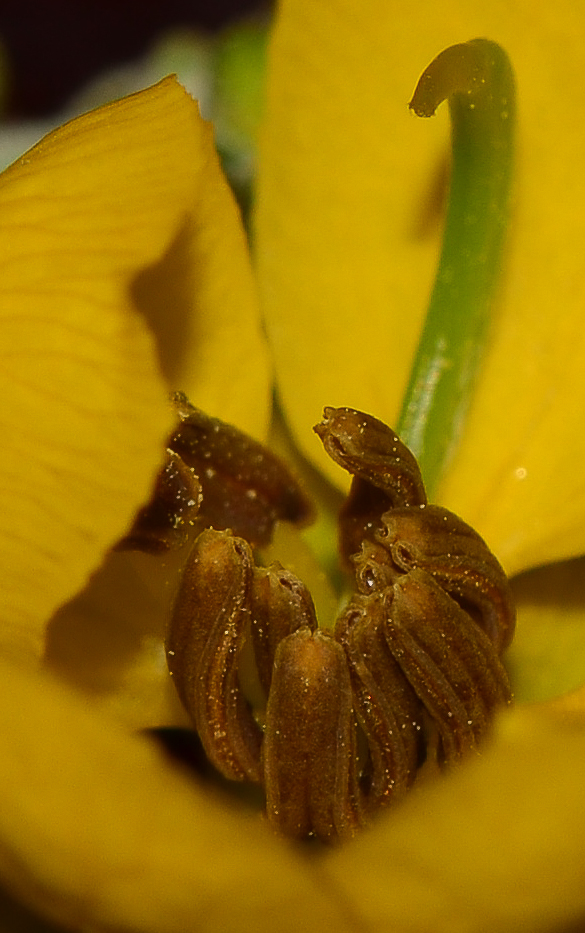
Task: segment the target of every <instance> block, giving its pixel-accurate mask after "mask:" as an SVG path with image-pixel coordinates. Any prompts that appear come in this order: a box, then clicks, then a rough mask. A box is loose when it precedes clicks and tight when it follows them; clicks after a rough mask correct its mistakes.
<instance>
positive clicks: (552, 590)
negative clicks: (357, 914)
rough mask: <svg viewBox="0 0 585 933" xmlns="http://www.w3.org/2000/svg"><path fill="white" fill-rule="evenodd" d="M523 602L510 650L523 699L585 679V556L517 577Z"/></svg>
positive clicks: (517, 688)
mask: <svg viewBox="0 0 585 933" xmlns="http://www.w3.org/2000/svg"><path fill="white" fill-rule="evenodd" d="M512 589H513V592H514V598H515V600H516V605H517V608H518V622H517V625H516V634H515V636H514V641H513V642H512V645H511V647H510V649H509V650H508V652H507V653H506V658H505V662H506V667H507V668H508V670H509V671H510V675H511V679H512V686H513V689H514V695H515V697H516V699H517V700H518V701H520V702H521V701H543V700H549V699H552V698H553V697H558V696H560V695H562V694H565V693H567V691H570V690H575V689H576V688H578V687H580V686H581V685H583V684H585V558H579V559H577V560H572V561H567V562H566V563H561V564H553V565H552V566H549V567H540V568H538V569H536V570H529V571H527V572H526V573H524V574H521V575H520V576H519V577H516V578H515V579H514V580H512Z"/></svg>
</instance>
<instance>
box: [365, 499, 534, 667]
mask: <svg viewBox="0 0 585 933" xmlns="http://www.w3.org/2000/svg"><path fill="white" fill-rule="evenodd" d="M382 525H383V531H382V532H379V533H378V534H377V535H376V537H377V540H378V542H379V543H381V544H382V545H383V546H384V547H385V548H386V549H387V550H388V551H389V552H390V554H391V555H392V559H393V560H394V562H395V564H396V566H397V568H399V570H400V572H402V573H408V572H409V571H410V570H412V569H414V568H416V567H420V568H421V569H422V570H426V571H427V572H428V573H429V574H431V575H432V576H433V577H434V579H435V580H436V582H437V583H439V584H440V585H441V586H442V588H443V589H444V590H446V591H447V593H449V595H450V596H452V597H453V599H455V600H457V602H459V603H460V604H461V606H462V607H463V609H465V611H466V612H468V613H471V614H472V616H473V618H474V619H475V620H476V621H477V622H478V624H479V625H480V626H481V627H482V628H483V630H484V631H485V632H486V633H487V635H488V636H489V638H490V640H491V641H492V643H493V645H494V647H495V650H496V652H497V653H501V652H502V651H503V650H504V649H505V648H507V647H508V645H509V644H510V642H511V641H512V637H513V634H514V626H515V622H516V612H515V609H514V604H513V601H512V593H511V590H510V584H509V583H508V578H507V577H506V574H505V573H504V571H503V569H502V567H501V566H500V564H499V563H498V561H497V560H496V558H495V557H494V555H493V554H492V552H491V551H490V549H489V548H488V546H487V544H486V543H485V541H484V540H483V538H481V537H480V536H479V535H478V533H477V532H476V531H474V529H473V528H471V527H470V526H469V525H467V524H466V523H465V522H464V521H463V520H462V519H460V518H458V517H457V515H454V514H453V512H448V511H447V509H443V508H441V507H440V506H438V505H428V506H426V507H425V508H424V509H394V510H390V511H388V512H386V513H385V514H384V515H383V516H382Z"/></svg>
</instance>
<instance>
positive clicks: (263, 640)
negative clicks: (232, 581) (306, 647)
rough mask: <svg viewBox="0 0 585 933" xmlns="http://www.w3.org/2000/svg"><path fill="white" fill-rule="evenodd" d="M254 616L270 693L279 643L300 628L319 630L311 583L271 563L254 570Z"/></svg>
mask: <svg viewBox="0 0 585 933" xmlns="http://www.w3.org/2000/svg"><path fill="white" fill-rule="evenodd" d="M250 617H251V623H252V628H251V634H252V642H253V645H254V656H255V659H256V666H257V668H258V676H259V678H260V683H261V684H262V687H263V688H264V691H265V693H266V696H268V692H269V690H270V684H271V682H272V672H273V668H274V657H275V654H276V649H277V648H278V645H279V643H280V642H281V641H282V639H283V638H286V636H287V635H290V634H292V632H295V631H296V630H297V629H298V628H301V627H306V628H308V629H309V630H310V631H311V632H314V631H315V629H316V628H317V618H316V616H315V606H314V605H313V600H312V598H311V594H310V593H309V591H308V589H307V587H306V586H305V584H304V583H301V581H300V580H299V579H298V577H296V576H295V575H294V573H291V572H290V570H285V569H284V567H281V566H280V564H271V565H270V567H258V568H256V570H255V572H254V579H253V583H252V600H251V604H250Z"/></svg>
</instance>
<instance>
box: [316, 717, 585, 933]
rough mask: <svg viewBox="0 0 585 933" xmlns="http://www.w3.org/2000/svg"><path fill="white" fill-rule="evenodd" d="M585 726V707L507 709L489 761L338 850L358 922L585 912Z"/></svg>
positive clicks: (464, 929)
mask: <svg viewBox="0 0 585 933" xmlns="http://www.w3.org/2000/svg"><path fill="white" fill-rule="evenodd" d="M583 725H584V719H583V713H582V710H581V711H576V712H572V713H570V714H567V715H566V717H560V716H553V715H552V714H551V713H550V712H547V710H546V709H535V710H516V711H515V712H513V713H511V714H507V715H506V716H504V717H502V719H501V721H500V722H499V724H498V728H497V730H496V734H495V736H494V740H493V742H492V744H491V745H490V746H489V747H487V748H486V749H485V751H484V752H483V754H482V756H481V757H478V758H476V759H475V760H471V761H468V762H467V764H465V765H463V766H461V767H460V768H458V769H455V770H454V771H453V773H451V774H450V775H447V776H446V777H445V778H444V779H442V780H439V781H437V782H436V783H433V784H432V785H429V786H426V787H421V788H420V790H418V791H417V790H415V791H413V792H412V793H411V795H410V797H409V798H408V799H407V800H406V801H405V803H404V804H403V805H402V806H401V807H400V808H399V809H398V810H395V811H394V813H391V812H389V813H388V814H386V815H384V816H383V817H382V818H381V819H380V820H379V822H378V823H377V824H376V825H374V826H373V827H372V829H371V831H370V832H368V833H364V834H363V835H362V836H360V837H359V838H358V839H357V840H356V842H355V844H353V845H350V846H347V847H346V848H344V849H342V850H340V851H339V852H338V853H335V854H334V855H333V857H332V858H331V861H330V864H329V869H330V877H331V881H332V883H333V884H336V885H337V886H339V887H342V886H344V887H345V889H346V891H347V890H348V889H350V890H351V891H352V894H353V897H352V902H353V904H354V905H357V904H359V907H358V909H357V912H358V915H359V917H360V920H361V926H358V927H357V928H358V929H362V928H363V929H364V930H372V931H376V933H382V931H386V930H392V931H393V933H412V931H415V930H416V931H419V930H433V931H436V933H453V931H454V930H457V931H460V933H483V931H486V930H490V931H492V933H525V931H527V930H530V931H533V933H539V931H543V933H544V931H547V930H548V931H550V930H559V929H565V928H567V929H568V928H569V927H571V924H572V923H573V922H575V921H576V920H577V918H580V917H581V918H582V916H583V913H584V912H585V887H584V886H583V860H584V858H585V844H584V840H585V808H584V807H583V780H584V779H585V767H584V764H583V763H584V762H585V731H584V728H583ZM571 928H572V927H571Z"/></svg>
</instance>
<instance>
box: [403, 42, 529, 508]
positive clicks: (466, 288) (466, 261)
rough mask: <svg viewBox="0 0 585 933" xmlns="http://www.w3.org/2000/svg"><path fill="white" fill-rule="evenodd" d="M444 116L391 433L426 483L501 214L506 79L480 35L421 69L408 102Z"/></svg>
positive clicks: (463, 377) (494, 251) (482, 302)
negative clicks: (439, 236) (439, 220)
mask: <svg viewBox="0 0 585 933" xmlns="http://www.w3.org/2000/svg"><path fill="white" fill-rule="evenodd" d="M446 99H448V100H449V110H450V114H451V125H452V128H451V142H452V170H451V186H450V193H449V206H448V210H447V217H446V221H445V232H444V236H443V247H442V252H441V257H440V260H439V267H438V270H437V276H436V279H435V285H434V288H433V293H432V296H431V301H430V305H429V310H428V313H427V317H426V321H425V324H424V328H423V331H422V335H421V338H420V342H419V346H418V350H417V354H416V357H415V360H414V364H413V368H412V370H411V375H410V381H409V384H408V387H407V390H406V395H405V398H404V402H403V407H402V412H401V415H400V420H399V424H398V428H397V430H398V433H399V434H400V436H401V437H402V439H403V440H404V442H405V443H406V444H408V446H409V447H410V448H411V450H412V451H413V453H414V454H415V456H416V457H417V459H418V461H419V464H420V466H421V470H422V474H423V477H424V481H425V485H426V487H427V490H429V489H432V488H433V487H434V486H436V484H437V481H438V479H439V478H440V476H441V474H442V473H443V471H444V470H445V467H446V465H447V464H448V462H449V460H450V458H451V456H452V454H453V452H454V450H455V448H456V447H457V444H458V441H459V438H460V436H461V432H462V430H463V425H464V420H465V416H466V413H467V409H468V407H469V403H470V400H471V396H472V393H473V389H474V386H475V382H476V379H477V375H478V372H479V369H480V366H481V362H482V358H483V356H484V353H485V349H486V345H487V342H488V339H489V330H490V328H489V324H490V320H491V318H492V310H493V307H494V299H495V296H496V291H497V286H498V282H499V278H500V271H501V266H502V253H503V247H504V241H505V234H506V229H507V226H508V218H509V210H510V189H511V176H512V155H513V134H514V123H515V93H514V77H513V73H512V68H511V65H510V62H509V60H508V57H507V55H506V53H505V52H504V50H503V49H502V48H500V46H498V45H496V43H494V42H490V41H488V40H487V39H474V40H472V41H471V42H466V43H463V44H461V45H454V46H451V48H448V49H446V50H445V51H444V52H442V53H441V54H440V55H438V56H437V58H435V59H434V61H433V62H431V64H430V65H429V67H428V68H427V69H426V71H425V72H424V74H423V75H422V77H421V79H420V81H419V83H418V85H417V87H416V90H415V92H414V96H413V98H412V101H411V102H410V107H411V109H412V110H414V112H415V113H416V114H417V115H418V116H427V117H428V116H432V114H434V112H435V110H436V108H437V107H438V105H439V104H440V103H441V101H443V100H446Z"/></svg>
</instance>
